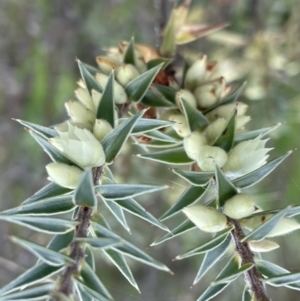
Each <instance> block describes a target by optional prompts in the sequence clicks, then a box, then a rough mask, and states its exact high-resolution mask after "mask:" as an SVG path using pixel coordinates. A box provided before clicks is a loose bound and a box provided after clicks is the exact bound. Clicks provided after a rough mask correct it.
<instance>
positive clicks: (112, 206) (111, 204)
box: [103, 199, 130, 233]
mask: <svg viewBox="0 0 300 301" xmlns="http://www.w3.org/2000/svg"><path fill="white" fill-rule="evenodd" d="M103 202H104V204H105V206H106V207H107V208H108V209H109V211H110V212H111V213H112V214H113V215H114V217H115V218H116V219H117V220H118V222H119V223H120V224H121V225H122V226H123V227H124V229H126V231H128V232H129V233H130V228H129V226H128V224H127V220H126V218H125V215H124V211H123V209H122V208H121V207H120V206H119V205H118V203H117V202H115V201H106V200H105V199H103Z"/></svg>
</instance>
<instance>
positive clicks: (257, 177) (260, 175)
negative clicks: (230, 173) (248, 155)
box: [232, 151, 292, 188]
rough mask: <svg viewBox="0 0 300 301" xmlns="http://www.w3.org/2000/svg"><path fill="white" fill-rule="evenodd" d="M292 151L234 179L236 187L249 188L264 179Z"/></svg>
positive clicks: (233, 182)
mask: <svg viewBox="0 0 300 301" xmlns="http://www.w3.org/2000/svg"><path fill="white" fill-rule="evenodd" d="M291 153H292V151H289V152H288V153H286V154H285V155H283V156H281V157H278V158H276V159H274V160H272V161H270V162H268V163H267V164H265V165H263V166H262V167H260V168H258V169H256V170H254V171H252V172H250V173H248V174H246V175H244V176H242V177H239V178H237V179H234V180H233V181H232V184H234V186H235V187H238V188H247V187H250V186H252V185H254V184H256V183H258V182H260V181H261V180H262V179H264V178H265V177H266V176H267V175H269V174H270V173H271V172H272V171H273V170H274V169H275V168H276V167H277V166H278V165H279V164H280V163H281V162H283V161H284V160H285V159H286V158H287V157H288V156H289V155H290V154H291Z"/></svg>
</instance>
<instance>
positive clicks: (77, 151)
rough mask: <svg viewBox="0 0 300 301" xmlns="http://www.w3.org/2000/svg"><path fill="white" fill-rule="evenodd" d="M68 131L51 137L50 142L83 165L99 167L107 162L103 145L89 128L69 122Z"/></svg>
mask: <svg viewBox="0 0 300 301" xmlns="http://www.w3.org/2000/svg"><path fill="white" fill-rule="evenodd" d="M68 125H69V127H68V131H67V132H58V133H59V136H57V137H54V138H51V139H49V141H50V143H51V144H52V145H53V146H54V147H56V148H57V149H58V150H60V151H61V152H63V153H64V154H65V155H66V156H67V157H68V158H70V159H71V160H73V161H74V162H75V163H77V164H78V165H79V166H81V167H97V166H101V165H103V164H104V163H105V154H104V151H103V148H102V145H101V144H100V143H99V141H98V140H97V139H96V138H95V136H94V135H93V134H92V133H91V132H90V131H88V130H87V129H79V128H77V127H75V126H73V125H72V124H70V123H68Z"/></svg>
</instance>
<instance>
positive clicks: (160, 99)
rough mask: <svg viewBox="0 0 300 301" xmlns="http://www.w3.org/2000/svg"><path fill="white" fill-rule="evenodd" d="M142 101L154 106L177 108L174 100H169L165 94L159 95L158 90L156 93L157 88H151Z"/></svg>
mask: <svg viewBox="0 0 300 301" xmlns="http://www.w3.org/2000/svg"><path fill="white" fill-rule="evenodd" d="M150 88H151V87H150ZM141 103H142V104H144V105H146V106H150V107H152V108H153V107H154V108H155V107H157V108H176V106H175V104H174V103H173V102H171V101H169V100H167V99H166V98H165V97H164V96H163V95H159V93H158V92H156V93H155V89H151V90H150V89H149V90H148V91H147V92H146V94H145V95H144V97H143V98H142V100H141Z"/></svg>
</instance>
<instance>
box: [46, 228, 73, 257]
mask: <svg viewBox="0 0 300 301" xmlns="http://www.w3.org/2000/svg"><path fill="white" fill-rule="evenodd" d="M73 237H74V231H70V232H67V233H64V234H58V235H55V236H54V237H53V238H52V239H51V240H50V242H49V243H48V245H47V248H48V249H49V250H52V251H57V252H58V251H60V250H62V249H64V248H66V247H67V246H68V245H69V244H70V243H71V242H72V240H73Z"/></svg>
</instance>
